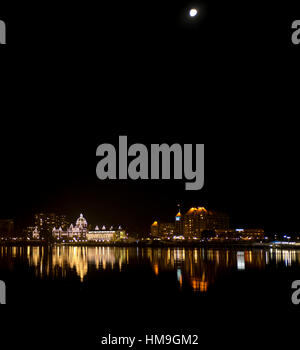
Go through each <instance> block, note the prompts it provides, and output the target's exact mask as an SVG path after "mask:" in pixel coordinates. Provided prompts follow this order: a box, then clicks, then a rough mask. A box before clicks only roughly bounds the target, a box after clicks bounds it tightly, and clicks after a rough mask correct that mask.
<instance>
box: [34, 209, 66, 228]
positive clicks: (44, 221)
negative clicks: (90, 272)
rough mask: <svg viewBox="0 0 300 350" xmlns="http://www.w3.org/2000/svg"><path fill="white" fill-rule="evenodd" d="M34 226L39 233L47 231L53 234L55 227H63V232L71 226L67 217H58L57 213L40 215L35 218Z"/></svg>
mask: <svg viewBox="0 0 300 350" xmlns="http://www.w3.org/2000/svg"><path fill="white" fill-rule="evenodd" d="M34 225H35V226H36V227H37V229H38V230H39V231H42V230H45V231H48V232H52V230H53V228H54V227H61V228H62V229H63V230H64V229H67V228H68V227H69V225H70V222H69V220H68V219H67V216H66V215H57V214H55V213H38V214H35V216H34Z"/></svg>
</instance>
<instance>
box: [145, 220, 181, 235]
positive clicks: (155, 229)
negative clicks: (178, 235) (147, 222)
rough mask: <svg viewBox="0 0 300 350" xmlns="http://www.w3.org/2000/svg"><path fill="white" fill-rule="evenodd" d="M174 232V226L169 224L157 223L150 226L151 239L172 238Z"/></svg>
mask: <svg viewBox="0 0 300 350" xmlns="http://www.w3.org/2000/svg"><path fill="white" fill-rule="evenodd" d="M174 232H175V225H174V224H173V223H170V222H157V221H154V223H153V224H152V225H151V236H152V237H162V238H166V237H173V235H174Z"/></svg>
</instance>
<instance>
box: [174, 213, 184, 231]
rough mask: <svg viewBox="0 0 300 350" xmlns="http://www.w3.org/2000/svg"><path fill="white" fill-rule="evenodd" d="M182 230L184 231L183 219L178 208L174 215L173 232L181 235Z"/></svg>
mask: <svg viewBox="0 0 300 350" xmlns="http://www.w3.org/2000/svg"><path fill="white" fill-rule="evenodd" d="M183 232H184V220H183V216H182V214H181V212H180V210H179V212H178V213H177V215H176V216H175V234H176V235H177V236H182V235H183Z"/></svg>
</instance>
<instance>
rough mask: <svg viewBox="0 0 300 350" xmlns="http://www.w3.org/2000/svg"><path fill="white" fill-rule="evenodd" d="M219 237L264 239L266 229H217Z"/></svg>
mask: <svg viewBox="0 0 300 350" xmlns="http://www.w3.org/2000/svg"><path fill="white" fill-rule="evenodd" d="M215 232H216V235H217V237H218V238H237V239H245V240H246V239H263V238H264V236H265V231H264V230H263V229H262V228H256V229H247V228H238V229H228V230H215Z"/></svg>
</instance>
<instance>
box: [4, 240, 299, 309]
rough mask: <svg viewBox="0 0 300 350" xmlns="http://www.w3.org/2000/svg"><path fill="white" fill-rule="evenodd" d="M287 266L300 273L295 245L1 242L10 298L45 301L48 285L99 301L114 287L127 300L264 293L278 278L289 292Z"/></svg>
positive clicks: (113, 291) (289, 270)
mask: <svg viewBox="0 0 300 350" xmlns="http://www.w3.org/2000/svg"><path fill="white" fill-rule="evenodd" d="M291 273H292V275H293V274H294V276H295V277H297V276H298V278H299V279H300V251H298V250H274V249H270V250H243V251H238V250H228V249H205V248H197V249H182V248H131V247H130V248H128V247H124V248H120V247H70V246H55V247H52V248H50V247H49V248H47V247H42V246H40V247H32V246H27V247H3V246H2V247H0V279H2V280H5V281H6V283H7V285H8V301H10V302H11V303H19V302H22V300H23V299H24V298H27V299H26V300H31V301H32V302H39V303H43V302H45V300H46V299H49V297H50V293H51V300H52V299H53V300H55V302H57V301H58V300H60V301H61V300H62V299H61V297H60V298H56V297H55V295H57V293H71V295H72V296H73V297H69V298H63V300H64V302H67V301H68V300H69V301H74V299H76V298H78V297H80V300H81V301H83V300H85V301H91V300H93V302H95V303H97V297H98V298H99V297H104V296H105V297H109V296H112V297H116V294H118V293H116V290H118V291H120V290H122V295H123V297H124V298H127V299H128V298H129V299H128V300H130V299H132V300H136V299H134V298H140V299H142V298H141V295H144V296H145V298H149V296H151V297H153V298H155V297H158V296H159V295H161V294H162V293H163V294H165V293H167V294H168V295H169V296H170V298H172V297H180V295H189V296H191V297H192V298H194V300H196V299H197V298H200V297H201V295H209V294H212V295H213V294H214V293H215V294H216V293H218V291H222V293H223V294H224V291H225V292H228V291H231V292H237V290H238V289H239V288H241V290H240V292H241V293H244V291H243V288H245V289H247V288H249V287H251V290H252V291H253V293H254V294H255V295H260V296H263V294H264V293H267V292H268V291H267V289H266V288H268V287H270V288H272V287H271V286H272V285H274V283H276V281H277V282H278V281H279V280H281V281H282V283H283V284H282V285H281V286H280V288H281V289H282V288H287V289H286V292H287V293H289V292H290V289H289V286H290V282H291V280H292V279H293V278H294V277H292V275H290V274H291ZM246 281H249V284H251V285H250V286H247V283H246ZM262 281H264V282H265V281H268V285H266V286H264V285H263V283H261V282H262ZM253 283H254V285H253ZM256 283H257V285H256V286H255V284H256ZM24 285H26V290H25V291H24V292H23V294H22V295H21V296H20V294H19V293H16V291H19V288H22V289H23V290H24ZM283 285H284V287H283ZM280 288H279V289H280ZM276 290H278V288H277V287H276ZM96 293H97V294H96ZM273 294H274V293H273ZM255 295H254V300H255ZM195 298H196V299H195ZM199 300H200V299H199ZM77 301H78V299H77ZM285 301H286V300H285Z"/></svg>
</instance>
